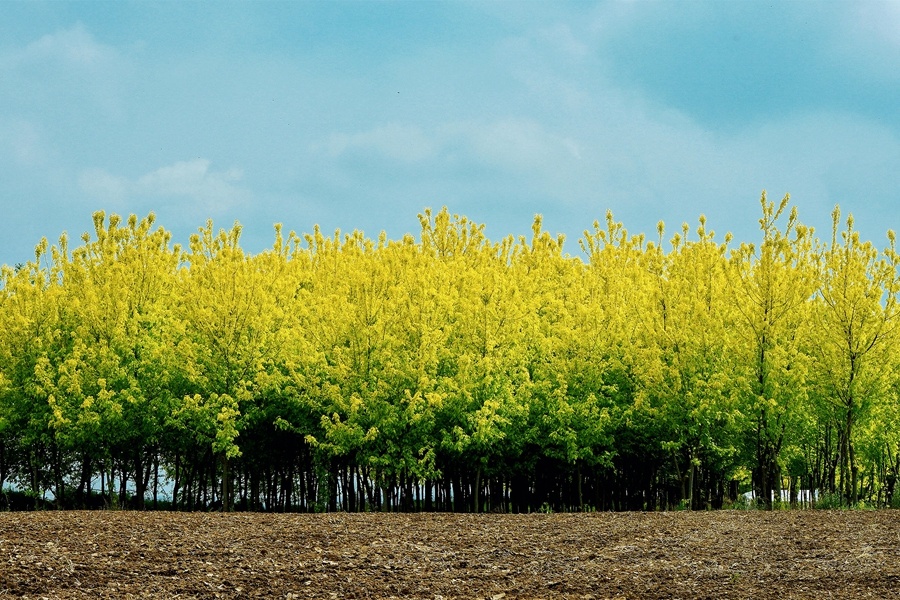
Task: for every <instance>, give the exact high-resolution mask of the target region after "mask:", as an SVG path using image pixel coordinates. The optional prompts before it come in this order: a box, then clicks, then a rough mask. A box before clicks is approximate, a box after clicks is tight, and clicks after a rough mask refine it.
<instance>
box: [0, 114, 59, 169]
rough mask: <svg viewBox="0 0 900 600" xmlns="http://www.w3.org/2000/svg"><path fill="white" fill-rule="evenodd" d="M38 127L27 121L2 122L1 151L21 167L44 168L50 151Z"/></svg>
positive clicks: (0, 130)
mask: <svg viewBox="0 0 900 600" xmlns="http://www.w3.org/2000/svg"><path fill="white" fill-rule="evenodd" d="M43 138H44V136H43V135H41V133H40V131H39V129H38V127H37V126H36V125H35V124H34V123H32V122H31V121H29V120H26V119H12V120H11V121H8V122H5V123H4V122H0V149H2V150H4V154H8V155H9V157H10V158H11V159H12V162H13V163H14V164H16V165H17V166H19V167H25V168H33V167H40V166H44V165H45V164H46V162H47V158H48V155H49V150H48V148H47V145H46V143H45V141H44V139H43Z"/></svg>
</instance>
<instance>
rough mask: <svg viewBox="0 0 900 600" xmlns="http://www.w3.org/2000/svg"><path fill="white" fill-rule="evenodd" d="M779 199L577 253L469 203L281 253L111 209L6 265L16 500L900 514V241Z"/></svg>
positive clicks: (1, 356) (5, 350)
mask: <svg viewBox="0 0 900 600" xmlns="http://www.w3.org/2000/svg"><path fill="white" fill-rule="evenodd" d="M760 206H761V217H760V220H759V239H758V240H757V241H755V242H754V243H750V242H740V243H738V242H736V241H734V240H732V239H731V236H730V235H726V236H724V238H722V239H718V238H717V237H716V235H715V233H714V232H713V231H712V230H711V229H710V228H708V226H707V222H706V219H705V218H704V217H700V218H699V221H698V223H697V224H696V225H695V226H693V227H691V226H688V225H687V224H685V225H683V226H682V227H681V228H680V229H679V230H677V231H676V232H675V233H671V232H667V231H666V230H665V227H664V225H663V224H662V223H660V224H659V226H658V229H657V231H656V232H655V235H649V236H648V235H644V234H639V235H633V234H631V233H629V232H628V231H627V230H626V229H625V227H624V225H623V224H622V223H619V222H617V221H616V220H615V219H614V217H613V216H612V215H611V214H609V213H607V215H606V218H605V220H603V221H599V222H595V223H593V225H592V227H590V228H589V229H587V230H586V231H585V232H584V234H583V237H582V238H581V239H580V240H578V247H577V250H576V251H574V253H573V254H569V253H567V252H566V251H564V250H563V245H564V241H565V240H564V238H563V237H562V236H553V235H551V234H550V233H548V232H547V231H545V230H544V229H543V224H542V220H541V218H540V217H539V216H538V217H535V220H534V225H533V233H532V235H530V236H522V237H519V238H515V237H513V236H508V237H505V238H503V239H501V240H499V241H492V240H489V239H488V238H487V237H486V235H485V233H484V226H483V225H481V224H478V223H475V222H472V221H470V220H468V219H466V218H465V217H462V216H457V215H453V214H451V213H450V212H449V211H448V210H447V209H446V208H444V209H442V210H441V211H439V212H436V213H435V212H432V211H430V210H425V211H423V214H421V215H419V220H420V223H421V233H420V235H419V237H418V238H417V237H415V236H413V235H406V236H404V237H403V238H402V239H399V240H391V239H387V236H386V235H385V234H382V235H381V236H379V237H378V238H377V239H371V238H368V237H366V236H365V235H364V234H363V233H362V232H358V231H354V232H352V233H341V232H335V233H334V234H333V235H327V234H325V233H323V232H322V231H321V230H320V229H319V228H315V229H314V230H313V232H312V233H308V234H303V235H298V234H295V233H294V232H290V233H285V232H284V231H283V230H282V228H281V226H279V225H276V226H275V232H274V242H273V244H272V246H271V248H270V249H269V250H267V251H264V252H261V253H258V254H250V253H247V252H245V251H244V250H243V249H242V248H241V245H240V238H241V227H240V225H238V224H235V225H234V226H233V227H232V228H231V229H229V230H226V229H220V230H217V229H215V228H214V226H213V223H212V222H211V221H210V222H207V224H206V225H205V226H204V227H201V228H199V229H198V230H197V233H196V234H194V235H193V236H191V238H190V240H189V244H188V245H187V246H186V247H183V246H181V245H179V244H175V243H174V242H173V240H172V235H171V233H170V232H168V231H167V230H165V229H164V228H163V227H160V226H158V225H157V224H156V222H155V217H154V215H153V214H152V213H151V214H149V215H148V216H146V217H144V218H140V217H138V216H135V215H132V216H130V217H128V218H126V219H123V218H122V217H120V216H118V215H108V216H107V215H106V214H104V213H103V212H98V213H95V214H94V215H93V225H94V231H93V233H91V234H84V235H83V236H82V237H81V238H80V240H79V242H74V240H69V239H68V238H67V237H66V236H65V235H63V236H62V237H60V238H59V240H58V242H57V243H55V244H51V243H49V242H48V241H47V240H46V239H44V240H42V241H41V242H40V243H39V244H38V245H37V247H36V249H35V255H34V258H33V260H31V261H29V262H27V263H22V264H19V265H16V266H4V267H3V270H2V284H0V285H2V289H0V489H2V490H3V493H0V508H2V507H3V506H4V505H6V506H11V505H13V504H14V502H13V499H14V498H17V499H19V500H20V501H21V503H22V504H24V507H25V508H35V507H49V506H54V507H58V508H87V507H91V508H97V507H108V508H132V509H151V508H154V509H172V510H187V511H193V510H225V511H230V510H246V511H273V512H288V511H307V512H324V511H456V512H535V511H548V512H549V511H557V512H559V511H591V510H597V511H600V510H604V511H605V510H616V511H620V510H648V511H653V510H668V509H675V508H682V509H717V508H723V507H725V508H728V507H732V506H735V505H737V504H738V503H740V502H741V501H742V499H744V500H743V502H745V503H746V496H745V495H744V494H745V493H746V492H752V493H753V494H752V497H753V500H752V502H753V503H754V504H756V503H758V505H759V506H761V507H764V508H773V507H778V506H780V505H781V504H782V503H784V504H790V505H792V506H796V505H798V504H802V499H803V497H804V496H803V495H802V494H801V491H802V490H814V491H815V492H816V499H817V500H816V503H817V504H818V505H821V506H826V505H827V506H847V507H856V506H872V507H884V506H895V507H896V506H900V492H898V491H897V490H896V483H897V476H898V472H900V354H898V353H897V352H895V351H894V349H895V347H896V345H897V342H898V335H900V331H898V323H900V320H898V315H900V305H898V298H900V297H898V294H900V255H898V254H897V252H896V249H895V237H894V233H893V232H891V231H889V232H887V238H886V240H885V246H884V247H883V248H881V247H879V246H877V245H875V244H873V243H872V242H870V241H865V240H862V239H861V238H860V235H859V233H858V232H857V231H855V230H854V223H853V218H852V217H845V216H843V215H842V214H841V212H840V210H839V209H838V208H835V211H834V213H833V215H832V216H833V230H832V231H831V232H828V235H827V236H825V239H824V240H823V239H821V238H820V237H818V236H817V232H815V231H814V230H813V229H812V228H810V227H807V226H805V225H804V224H803V223H802V222H801V221H800V218H799V216H798V214H797V210H796V208H795V207H793V206H792V205H791V202H790V198H789V197H785V198H784V199H783V200H781V201H780V202H774V201H772V200H769V199H768V198H767V197H766V195H765V193H763V195H762V198H761V200H760ZM529 237H530V239H529Z"/></svg>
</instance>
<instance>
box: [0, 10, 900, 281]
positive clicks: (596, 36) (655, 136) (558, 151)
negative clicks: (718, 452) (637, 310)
mask: <svg viewBox="0 0 900 600" xmlns="http://www.w3.org/2000/svg"><path fill="white" fill-rule="evenodd" d="M763 189H766V190H768V193H769V195H770V197H773V198H775V199H780V198H781V197H782V196H783V195H784V194H785V193H788V192H789V193H790V194H791V197H792V199H793V201H794V203H795V204H796V205H797V206H798V208H799V210H800V217H801V220H803V221H804V222H806V223H809V224H811V225H814V226H815V227H816V228H817V230H818V231H819V234H820V236H821V237H822V238H823V239H826V238H828V237H829V235H830V232H829V227H830V213H831V210H832V208H833V207H834V205H835V204H840V205H841V207H842V209H843V210H844V212H845V213H846V212H852V213H853V214H854V216H855V217H856V223H857V227H858V229H860V230H861V231H862V233H863V235H864V236H866V237H867V238H869V239H872V240H873V241H876V242H877V243H878V244H879V245H880V244H881V243H882V242H883V240H884V239H885V232H886V231H887V229H889V228H900V3H897V2H894V3H875V2H868V3H866V2H824V3H823V2H816V3H813V2H664V1H660V2H643V1H638V2H600V3H586V2H573V3H549V2H411V1H407V2H285V3H281V2H235V3H228V2H216V3H200V2H186V3H175V2H162V3H153V2H115V3H112V2H100V1H93V2H58V1H54V2H41V1H30V2H18V1H6V2H0V203H2V209H3V211H2V218H0V263H9V264H13V263H16V262H24V261H26V260H28V259H29V258H30V257H31V256H32V251H33V248H34V245H35V244H36V243H37V242H38V241H39V239H40V238H41V237H42V236H47V237H48V238H49V239H50V240H51V241H53V240H55V239H56V238H57V237H58V236H59V234H60V233H61V232H62V231H64V230H65V231H68V233H69V235H70V237H72V238H77V237H78V236H80V235H81V233H82V232H84V231H88V230H90V228H91V213H92V212H93V211H95V210H99V209H103V210H106V211H107V212H116V213H119V214H123V215H124V214H129V213H137V214H139V215H141V216H143V215H145V214H146V213H147V212H149V211H154V212H155V213H156V214H157V219H158V222H159V223H160V224H161V225H163V226H165V227H166V228H167V229H169V230H171V231H172V232H173V234H174V236H175V239H176V241H179V242H185V243H186V241H187V239H188V236H189V235H190V233H191V232H193V231H195V230H196V229H197V227H199V226H201V225H203V224H204V223H205V222H206V219H208V218H212V219H213V220H214V222H215V224H216V225H217V226H221V227H230V226H231V224H232V223H233V222H234V221H235V220H237V221H240V222H241V223H242V224H243V225H244V236H243V241H244V242H243V243H244V247H245V248H246V249H247V250H249V251H251V252H257V251H260V250H262V249H263V248H265V247H268V246H269V245H270V244H271V242H272V240H273V233H272V225H273V224H274V223H275V222H281V223H283V224H284V226H285V228H287V229H294V230H296V231H298V232H306V231H310V230H311V229H312V226H313V225H314V224H316V223H318V224H320V225H321V226H322V227H323V228H324V229H325V230H326V231H329V232H330V231H333V230H334V229H336V228H340V229H342V230H345V231H346V230H352V229H362V230H364V231H365V232H366V233H367V234H368V235H370V236H372V237H375V236H377V235H378V233H379V232H380V231H381V230H385V231H386V232H387V233H388V235H389V236H390V237H392V238H399V237H400V236H402V235H403V234H404V233H406V232H411V233H414V234H415V233H417V232H418V221H417V218H416V214H417V213H419V212H421V211H422V209H423V208H425V207H433V208H435V209H438V208H440V207H441V206H443V205H447V206H448V207H449V208H450V210H451V211H453V212H455V213H460V214H464V215H466V216H468V217H470V218H471V219H474V220H476V221H478V222H482V223H485V224H486V225H487V232H488V235H489V236H490V237H491V238H492V239H498V238H500V237H502V236H504V235H506V234H509V233H513V234H516V235H519V234H527V233H528V232H529V228H530V224H531V221H532V219H533V216H534V215H535V214H536V213H540V214H542V215H543V216H544V223H545V227H546V229H548V230H550V231H551V232H552V233H564V234H566V235H567V238H568V242H567V249H568V251H569V252H571V253H573V254H576V253H577V252H578V246H577V239H578V238H579V237H580V236H581V232H582V231H583V230H584V229H587V228H590V227H591V224H592V223H593V221H594V220H595V219H600V220H601V221H602V219H603V217H604V214H605V212H606V210H607V209H611V210H612V211H613V213H614V215H615V216H616V218H617V219H619V220H621V221H623V222H624V223H625V225H626V227H627V228H628V229H629V231H631V232H634V233H637V232H646V233H648V234H653V232H655V226H656V222H657V221H659V220H664V221H665V222H666V224H667V227H668V230H669V231H670V232H674V231H675V230H677V229H679V228H680V225H681V223H682V222H684V221H687V222H689V223H690V224H691V225H692V227H693V226H694V225H695V224H696V221H697V217H698V216H699V215H700V214H701V213H702V214H705V215H706V216H707V218H708V220H709V223H710V225H711V227H712V228H713V229H715V230H716V231H717V232H718V233H719V235H718V237H719V238H721V237H722V235H723V234H724V232H725V231H731V232H733V233H734V234H735V236H736V238H737V240H739V241H756V240H757V237H758V236H757V219H758V218H759V196H760V192H761V191H762V190H763Z"/></svg>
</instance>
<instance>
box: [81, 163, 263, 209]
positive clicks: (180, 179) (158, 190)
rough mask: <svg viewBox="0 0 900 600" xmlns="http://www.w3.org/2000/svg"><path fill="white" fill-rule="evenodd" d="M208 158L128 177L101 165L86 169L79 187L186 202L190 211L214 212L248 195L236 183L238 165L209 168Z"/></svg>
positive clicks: (110, 196) (104, 195)
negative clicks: (216, 169) (112, 172)
mask: <svg viewBox="0 0 900 600" xmlns="http://www.w3.org/2000/svg"><path fill="white" fill-rule="evenodd" d="M210 165H211V163H210V161H209V160H207V159H203V158H196V159H193V160H188V161H181V162H176V163H174V164H171V165H167V166H164V167H161V168H159V169H156V170H155V171H152V172H150V173H146V174H145V175H142V176H140V177H138V178H137V179H134V180H131V179H128V178H127V177H122V176H119V175H114V174H111V173H109V172H107V171H105V170H103V169H87V170H85V171H83V172H82V173H81V174H80V176H79V178H78V182H79V187H80V188H81V190H82V191H83V192H85V193H86V194H87V195H89V196H91V197H94V198H97V199H99V200H103V201H105V202H113V203H118V202H122V201H124V200H126V199H129V198H140V199H144V200H150V199H152V200H153V202H154V204H159V203H167V202H177V203H185V202H187V203H189V204H190V206H191V207H192V211H198V212H201V213H203V214H218V213H221V212H222V211H225V210H227V209H229V208H231V207H233V206H235V205H236V204H238V203H240V202H241V201H243V200H245V199H247V198H248V197H249V194H248V192H247V191H246V190H245V189H244V188H242V187H240V185H239V182H240V181H241V179H242V178H243V172H242V171H241V170H240V169H235V168H232V169H228V170H225V171H212V170H210Z"/></svg>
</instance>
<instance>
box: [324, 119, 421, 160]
mask: <svg viewBox="0 0 900 600" xmlns="http://www.w3.org/2000/svg"><path fill="white" fill-rule="evenodd" d="M318 147H324V148H325V149H326V151H327V152H328V154H329V155H330V156H332V157H340V156H344V155H347V154H351V153H355V152H362V153H375V154H377V155H380V156H383V157H386V158H389V159H392V160H396V161H400V162H407V163H414V162H419V161H422V160H426V159H428V158H431V157H433V156H434V154H435V143H434V140H431V139H429V137H428V136H427V135H426V134H425V132H423V131H422V130H421V129H420V128H418V127H415V126H412V125H401V124H398V123H390V124H388V125H383V126H380V127H375V128H373V129H369V130H367V131H361V132H358V133H352V134H347V133H335V134H332V135H331V137H330V138H329V139H328V140H327V142H325V143H324V144H320V145H319V146H318Z"/></svg>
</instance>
